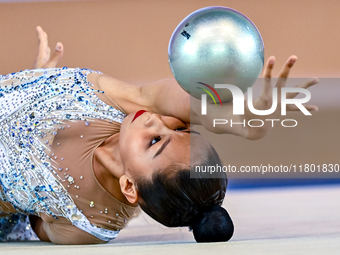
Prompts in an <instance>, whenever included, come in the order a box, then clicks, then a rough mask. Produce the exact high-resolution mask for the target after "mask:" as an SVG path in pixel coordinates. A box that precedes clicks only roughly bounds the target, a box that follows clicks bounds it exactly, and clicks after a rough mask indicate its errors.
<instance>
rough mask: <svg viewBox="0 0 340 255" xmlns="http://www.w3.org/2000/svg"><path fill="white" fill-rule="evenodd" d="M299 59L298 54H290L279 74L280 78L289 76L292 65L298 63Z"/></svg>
mask: <svg viewBox="0 0 340 255" xmlns="http://www.w3.org/2000/svg"><path fill="white" fill-rule="evenodd" d="M296 60H297V56H294V55H293V56H290V57H289V58H288V59H287V61H286V63H285V64H284V66H283V68H282V69H281V72H280V74H279V78H287V77H288V75H289V72H290V70H291V69H292V67H293V66H294V64H295V63H296Z"/></svg>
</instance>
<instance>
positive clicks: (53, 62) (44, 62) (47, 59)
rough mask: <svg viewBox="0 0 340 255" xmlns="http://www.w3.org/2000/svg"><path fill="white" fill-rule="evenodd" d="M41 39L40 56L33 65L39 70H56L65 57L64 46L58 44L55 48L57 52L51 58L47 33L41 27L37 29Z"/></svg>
mask: <svg viewBox="0 0 340 255" xmlns="http://www.w3.org/2000/svg"><path fill="white" fill-rule="evenodd" d="M36 30H37V33H38V39H39V48H38V55H37V58H36V60H35V62H34V64H33V69H37V68H54V67H56V66H57V64H58V62H59V61H60V59H61V58H62V57H63V53H64V46H63V44H62V43H60V42H58V43H57V44H56V47H55V52H54V54H53V55H52V57H51V49H50V47H49V46H48V39H47V34H46V32H45V31H44V30H43V29H42V28H41V27H40V26H37V27H36Z"/></svg>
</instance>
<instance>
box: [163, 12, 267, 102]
mask: <svg viewBox="0 0 340 255" xmlns="http://www.w3.org/2000/svg"><path fill="white" fill-rule="evenodd" d="M168 54H169V64H170V68H171V71H172V73H173V75H174V76H175V78H176V80H177V82H178V83H179V84H180V85H181V87H182V88H183V89H184V90H185V91H186V92H188V93H190V94H191V95H192V96H194V97H196V98H198V99H201V94H202V93H204V94H206V92H205V91H203V90H202V88H203V89H206V90H207V87H206V86H204V85H202V84H200V83H206V84H209V85H210V86H211V87H214V84H232V85H236V86H238V87H239V88H240V89H241V90H242V91H243V92H245V91H246V90H247V88H248V87H251V86H252V85H253V84H254V83H255V81H256V79H257V78H258V77H259V75H260V73H261V71H262V68H263V65H264V45H263V41H262V37H261V35H260V33H259V31H258V29H257V28H256V27H255V25H254V24H253V23H252V22H251V21H250V20H249V19H248V18H247V17H246V16H245V15H243V14H242V13H240V12H238V11H236V10H233V9H230V8H226V7H220V6H214V7H206V8H203V9H199V10H197V11H195V12H193V13H191V14H190V15H189V16H187V17H186V18H185V19H184V20H182V22H181V23H180V24H179V25H178V26H177V28H176V29H175V31H174V32H173V34H172V36H171V39H170V42H169V48H168ZM198 82H200V83H198ZM216 91H217V93H218V94H219V96H220V98H221V101H222V102H228V101H231V100H232V94H231V93H230V91H229V90H228V89H216ZM210 92H211V93H212V94H213V92H212V91H210ZM207 98H208V101H212V99H211V100H210V99H209V96H208V97H207Z"/></svg>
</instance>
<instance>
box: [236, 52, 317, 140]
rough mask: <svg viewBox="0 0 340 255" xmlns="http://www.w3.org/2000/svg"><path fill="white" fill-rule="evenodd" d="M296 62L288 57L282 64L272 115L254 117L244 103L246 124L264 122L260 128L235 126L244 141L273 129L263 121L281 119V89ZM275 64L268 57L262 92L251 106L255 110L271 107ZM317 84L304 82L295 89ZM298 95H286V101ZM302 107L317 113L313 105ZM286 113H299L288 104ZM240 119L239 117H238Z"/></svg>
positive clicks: (253, 138)
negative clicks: (275, 104) (274, 108)
mask: <svg viewBox="0 0 340 255" xmlns="http://www.w3.org/2000/svg"><path fill="white" fill-rule="evenodd" d="M296 60H297V57H296V56H290V57H289V58H288V60H287V61H286V63H285V64H284V66H283V68H282V70H281V72H280V74H279V78H278V80H277V83H276V85H275V87H276V88H277V93H278V94H277V97H278V98H277V99H278V102H277V108H276V111H275V112H274V113H272V114H271V115H266V116H258V115H254V114H253V113H252V112H250V110H249V109H248V104H247V101H245V115H244V116H243V119H245V121H246V123H247V122H248V120H250V119H261V120H263V121H264V123H265V124H264V125H263V126H262V127H249V126H248V125H246V126H245V127H243V126H242V125H237V126H241V127H242V128H241V129H242V130H240V135H241V136H242V137H244V138H246V139H249V140H257V139H260V138H262V137H264V136H265V135H267V134H268V133H269V132H270V130H271V129H272V128H273V124H272V122H270V121H265V119H280V117H281V115H280V114H281V88H283V87H285V85H286V82H287V78H288V76H289V72H290V70H291V69H292V67H293V66H294V64H295V62H296ZM274 63H275V57H273V56H272V57H270V58H269V59H268V61H267V63H266V66H265V69H264V82H263V86H262V91H261V94H260V96H259V97H258V98H256V99H254V100H253V106H254V108H255V109H257V110H266V109H269V108H270V107H271V106H272V100H273V93H272V92H273V86H272V80H271V76H272V70H273V67H274ZM318 82H319V80H318V79H316V78H314V79H312V80H309V81H306V82H304V83H302V84H299V85H296V86H295V87H298V88H304V89H307V88H309V87H310V86H312V85H315V84H317V83H318ZM298 94H299V93H287V95H286V97H287V99H292V98H295V97H296V96H297V95H298ZM304 107H305V108H306V109H307V110H308V111H317V110H318V107H317V106H315V105H307V104H304ZM286 110H287V111H300V109H299V108H298V107H297V106H296V105H292V104H288V105H287V109H286ZM240 117H241V116H240ZM238 121H240V120H238Z"/></svg>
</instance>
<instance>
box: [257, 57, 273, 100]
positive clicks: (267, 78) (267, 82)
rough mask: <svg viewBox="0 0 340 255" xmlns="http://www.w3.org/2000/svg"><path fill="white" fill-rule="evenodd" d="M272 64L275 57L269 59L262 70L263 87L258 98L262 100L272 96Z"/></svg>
mask: <svg viewBox="0 0 340 255" xmlns="http://www.w3.org/2000/svg"><path fill="white" fill-rule="evenodd" d="M274 64H275V57H274V56H271V57H269V58H268V60H267V63H266V66H265V70H264V75H263V76H264V79H263V86H262V91H261V94H260V97H261V98H262V99H264V100H268V99H269V98H270V97H271V95H272V90H273V87H272V85H271V76H272V70H273V68H274Z"/></svg>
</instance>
